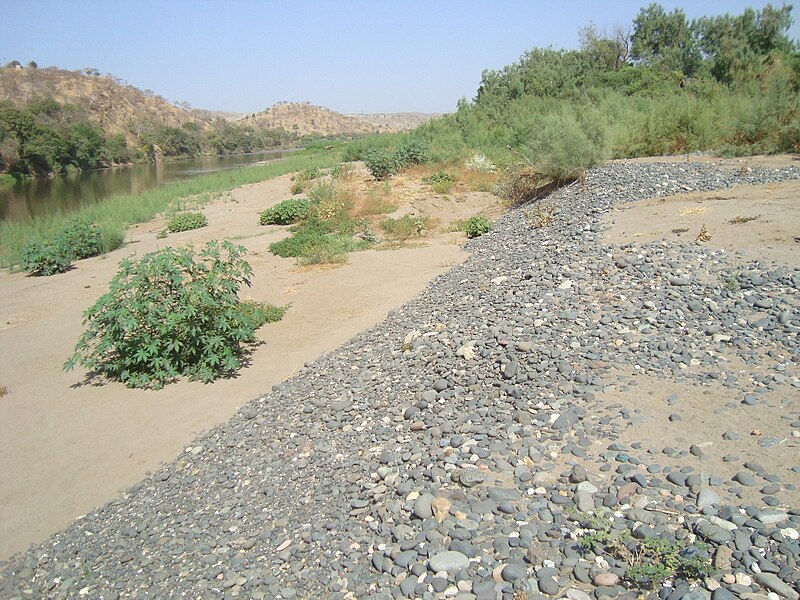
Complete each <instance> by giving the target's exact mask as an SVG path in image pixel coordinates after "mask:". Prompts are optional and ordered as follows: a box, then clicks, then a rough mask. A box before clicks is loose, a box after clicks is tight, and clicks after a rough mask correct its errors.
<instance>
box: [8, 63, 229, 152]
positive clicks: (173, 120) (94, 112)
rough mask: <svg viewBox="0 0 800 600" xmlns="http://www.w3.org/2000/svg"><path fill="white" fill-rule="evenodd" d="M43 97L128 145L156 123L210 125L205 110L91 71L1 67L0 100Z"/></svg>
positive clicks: (210, 118)
mask: <svg viewBox="0 0 800 600" xmlns="http://www.w3.org/2000/svg"><path fill="white" fill-rule="evenodd" d="M47 97H50V98H52V99H53V100H55V101H56V102H59V103H60V104H71V105H73V106H75V108H76V110H77V111H78V112H79V113H80V114H82V115H83V116H85V117H86V118H88V119H89V120H90V121H92V122H94V123H97V124H99V125H100V127H101V128H102V129H103V131H104V132H105V133H106V135H113V134H122V135H123V136H125V138H126V140H127V141H128V143H129V144H132V145H135V144H137V143H139V142H140V138H141V135H142V133H143V132H145V131H151V130H153V129H155V128H156V127H159V126H166V127H176V128H177V127H182V126H183V125H185V124H186V123H197V124H198V125H199V126H200V127H201V128H208V129H210V128H211V124H212V122H213V120H214V119H213V116H212V115H211V114H210V113H207V112H206V111H193V110H190V109H189V106H188V105H184V107H183V108H178V107H177V106H173V105H172V104H170V103H169V102H167V101H166V100H165V99H164V98H162V97H161V96H158V95H156V94H155V93H154V92H152V91H150V90H144V91H142V90H140V89H138V88H136V87H134V86H132V85H129V84H128V83H127V82H125V81H124V80H123V79H120V78H119V77H115V76H113V75H111V74H106V75H101V74H100V72H99V71H97V70H96V69H84V70H81V71H67V70H65V69H58V68H56V67H46V68H33V67H26V68H22V67H4V68H0V100H10V101H11V102H13V103H14V104H15V105H17V106H24V105H25V104H27V103H28V102H29V101H31V100H35V99H41V98H47Z"/></svg>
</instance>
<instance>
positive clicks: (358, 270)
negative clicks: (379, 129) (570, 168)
mask: <svg viewBox="0 0 800 600" xmlns="http://www.w3.org/2000/svg"><path fill="white" fill-rule="evenodd" d="M357 175H358V174H357ZM362 177H363V176H362ZM290 185H291V181H290V178H289V176H285V177H281V178H278V179H274V180H271V181H266V182H263V183H260V184H255V185H250V186H245V187H242V188H239V189H236V190H234V191H233V192H231V193H230V194H226V195H225V196H224V197H223V198H221V199H218V200H217V201H215V202H214V203H212V204H210V205H207V206H205V207H204V208H203V209H202V210H203V212H204V213H205V214H206V215H207V217H208V220H209V223H210V225H209V226H208V227H205V228H202V229H198V230H195V231H188V232H183V233H180V234H172V235H170V236H169V237H167V238H166V239H158V238H157V237H156V234H157V233H158V232H159V231H161V230H162V229H164V227H165V223H166V219H158V220H155V221H153V222H151V223H147V224H144V225H140V226H138V227H136V228H134V229H132V230H131V232H130V234H129V241H130V243H128V244H127V245H126V246H124V247H123V248H121V249H119V250H117V251H115V252H112V253H110V254H108V255H106V256H103V257H97V258H92V259H87V260H82V261H79V262H77V263H76V267H75V268H74V269H72V270H71V271H69V272H67V273H64V274H61V275H56V276H53V277H41V278H36V277H26V276H25V274H23V273H7V272H3V273H0V387H5V388H6V390H7V393H6V394H5V395H2V394H1V393H0V560H1V559H3V558H7V557H9V556H11V555H12V554H13V553H15V552H17V551H21V550H24V549H25V548H27V547H28V546H29V545H30V544H32V543H35V542H39V541H42V540H44V539H45V538H46V537H47V536H48V535H50V534H51V533H53V532H55V531H57V530H59V529H61V528H63V527H64V526H65V525H66V524H67V523H69V522H70V521H72V520H73V519H75V518H77V517H78V516H80V515H82V514H85V513H86V512H87V511H89V510H90V509H92V508H94V507H96V506H98V505H101V504H103V503H105V502H107V501H109V500H111V499H113V498H114V497H115V496H116V495H117V493H118V491H119V490H121V489H124V488H125V487H128V486H130V485H132V484H134V483H136V482H137V481H139V480H140V479H141V478H142V477H143V476H144V475H145V474H147V473H148V472H150V471H152V470H154V469H156V468H157V467H158V466H159V465H160V464H162V463H164V462H166V461H168V460H171V459H172V458H174V457H175V456H176V455H177V454H178V453H179V452H181V451H182V450H183V449H184V448H185V446H187V445H188V444H190V443H191V441H192V439H194V438H195V437H196V436H197V435H198V434H199V433H200V432H201V431H204V430H207V429H209V428H211V427H213V426H214V425H216V424H219V423H222V422H224V421H226V420H227V419H228V418H229V417H230V416H232V415H233V414H234V412H235V411H236V410H237V408H239V407H240V406H242V405H243V404H245V403H246V402H247V401H249V400H250V399H252V398H254V397H256V396H258V395H259V394H262V393H265V392H268V391H269V390H270V388H271V386H272V385H274V384H277V383H279V382H280V381H282V380H284V379H286V378H288V377H290V376H291V375H292V374H293V373H295V372H296V371H297V370H298V369H300V368H301V367H302V366H303V364H304V363H306V362H310V361H313V360H314V359H315V358H316V357H318V356H319V355H321V354H323V353H325V352H329V351H331V350H333V349H335V348H336V347H338V346H339V345H341V344H342V343H344V342H345V341H347V340H348V339H350V338H351V337H352V336H353V335H355V334H356V333H358V332H359V331H362V330H364V329H367V328H369V327H371V326H372V325H374V324H375V323H378V322H379V321H380V320H382V319H383V318H384V317H385V316H386V314H387V313H388V312H389V311H390V310H391V309H393V308H396V307H398V306H400V305H402V304H403V303H405V302H406V301H407V300H409V299H410V298H411V297H413V296H414V295H415V294H417V293H418V292H419V291H421V290H422V289H423V288H424V286H425V285H426V284H427V283H428V282H429V281H430V280H431V279H432V278H433V277H435V276H436V275H437V274H439V273H441V272H443V271H445V270H447V269H449V268H450V267H451V266H453V265H455V264H457V263H459V262H461V261H463V260H464V259H465V258H466V253H465V252H464V251H463V250H462V249H461V247H460V245H461V243H462V242H463V240H464V236H463V234H460V233H453V232H450V231H449V228H450V225H451V224H452V221H453V220H454V219H455V218H466V217H469V216H471V215H474V214H477V213H483V214H490V215H497V214H499V213H500V212H501V210H502V207H501V206H500V205H499V203H498V202H499V201H498V199H497V198H496V197H494V196H491V195H489V194H482V193H457V194H454V195H451V196H448V197H443V196H434V195H431V194H430V193H429V192H426V188H425V187H424V186H422V185H417V186H416V188H415V190H416V191H415V192H414V194H412V195H413V201H414V203H415V205H414V206H413V207H412V206H410V205H409V204H408V201H407V199H406V197H405V196H404V195H399V196H398V198H397V211H396V213H395V215H399V214H406V213H408V212H413V213H417V214H421V213H420V211H421V210H424V212H425V214H427V215H429V216H431V218H432V219H434V220H435V221H436V222H438V224H439V225H438V227H437V228H436V229H435V230H432V231H430V232H429V235H427V236H426V237H424V238H421V239H418V240H416V239H415V240H413V242H414V243H413V244H408V245H407V246H401V247H399V248H394V249H392V250H369V251H365V252H359V253H354V254H350V255H348V263H347V264H344V265H341V266H339V267H337V268H330V267H327V268H326V267H306V268H298V267H297V265H296V263H295V261H294V260H293V259H283V258H279V257H276V256H274V255H272V254H271V253H270V252H269V250H268V247H269V244H270V243H272V242H274V241H277V240H279V239H281V237H284V236H286V235H287V232H286V228H281V227H262V226H259V225H258V213H259V212H261V211H262V210H264V209H266V208H268V207H270V206H272V205H274V204H276V203H277V202H279V201H280V200H283V199H285V198H287V197H289V196H290V192H289V191H288V190H289V187H290ZM403 185H404V186H405V189H411V188H413V187H414V186H413V185H412V184H411V183H404V184H403ZM360 186H361V187H362V188H364V189H366V188H368V187H373V184H370V185H369V186H368V185H367V184H366V183H364V182H363V181H362V182H361V184H360ZM426 194H427V197H428V199H429V202H425V200H424V198H425V197H426ZM379 218H382V217H379V216H375V217H374V219H379ZM222 238H227V239H231V240H234V241H236V242H237V243H241V244H243V245H244V246H246V247H247V248H248V250H249V251H250V256H249V261H250V264H251V266H252V267H253V269H254V272H255V276H254V278H253V287H252V288H250V289H247V290H244V291H243V293H242V294H241V295H242V296H243V297H250V298H252V299H255V300H259V301H265V302H269V303H272V304H275V305H287V304H289V305H290V306H291V307H290V309H289V311H288V312H287V313H286V315H285V317H284V319H283V320H282V321H281V322H279V323H274V324H270V325H267V326H265V327H263V328H262V329H261V330H259V332H258V334H259V339H260V340H262V341H263V344H262V345H260V346H258V347H257V349H256V350H255V352H254V353H253V355H252V357H251V364H250V365H249V366H248V367H247V368H244V369H242V370H241V371H240V372H239V373H238V375H237V377H235V378H233V379H227V380H221V381H217V382H216V383H213V384H209V385H203V384H202V383H198V382H189V381H180V382H178V383H175V384H172V385H169V386H167V387H166V388H164V389H163V390H160V391H143V390H131V389H128V388H126V387H125V386H123V385H121V384H118V383H108V384H104V385H82V384H81V382H82V379H83V376H84V373H82V372H72V373H64V372H63V371H62V365H63V363H64V361H65V359H66V358H67V356H69V355H70V354H71V352H72V349H73V346H74V344H75V342H76V341H77V339H78V337H79V336H80V334H81V332H82V324H81V315H82V313H83V312H84V311H85V310H86V309H87V308H89V307H90V306H91V305H92V304H93V303H94V302H95V301H96V300H97V298H98V297H99V296H100V295H101V294H103V293H104V292H105V291H106V290H107V286H108V283H109V281H110V280H111V278H112V277H113V275H114V273H115V272H116V269H117V264H118V262H119V261H120V260H121V259H122V258H124V257H126V256H129V255H132V254H135V255H139V256H141V255H143V254H145V253H147V252H151V251H154V250H156V249H158V248H163V247H165V246H167V245H171V246H176V245H184V244H191V245H194V246H200V245H202V244H204V243H205V242H206V241H208V240H211V239H222Z"/></svg>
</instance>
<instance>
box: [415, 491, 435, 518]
mask: <svg viewBox="0 0 800 600" xmlns="http://www.w3.org/2000/svg"><path fill="white" fill-rule="evenodd" d="M433 501H434V497H433V494H428V493H425V494H422V495H420V497H419V498H417V499H416V501H415V502H414V508H413V512H414V514H415V515H416V516H417V517H419V518H420V519H429V518H431V517H432V516H433V508H432V505H433Z"/></svg>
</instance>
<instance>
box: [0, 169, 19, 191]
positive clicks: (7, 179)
mask: <svg viewBox="0 0 800 600" xmlns="http://www.w3.org/2000/svg"><path fill="white" fill-rule="evenodd" d="M15 183H17V178H16V177H14V176H13V175H10V174H8V173H0V189H1V188H5V187H11V186H13V185H14V184H15Z"/></svg>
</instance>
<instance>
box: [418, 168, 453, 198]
mask: <svg viewBox="0 0 800 600" xmlns="http://www.w3.org/2000/svg"><path fill="white" fill-rule="evenodd" d="M422 181H423V183H427V184H429V185H431V186H432V187H433V191H434V192H436V193H437V194H449V193H450V192H452V191H453V188H454V187H455V185H456V178H455V177H453V176H452V175H451V174H450V173H448V172H446V171H439V172H437V173H432V174H431V175H428V176H427V177H423V178H422Z"/></svg>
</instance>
